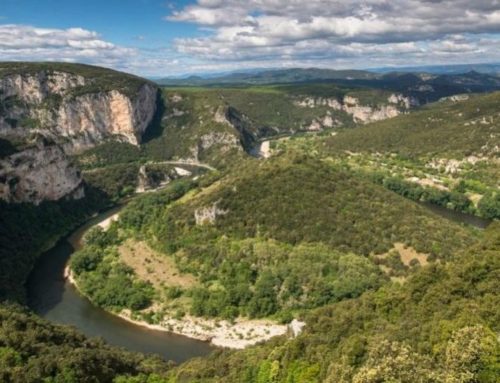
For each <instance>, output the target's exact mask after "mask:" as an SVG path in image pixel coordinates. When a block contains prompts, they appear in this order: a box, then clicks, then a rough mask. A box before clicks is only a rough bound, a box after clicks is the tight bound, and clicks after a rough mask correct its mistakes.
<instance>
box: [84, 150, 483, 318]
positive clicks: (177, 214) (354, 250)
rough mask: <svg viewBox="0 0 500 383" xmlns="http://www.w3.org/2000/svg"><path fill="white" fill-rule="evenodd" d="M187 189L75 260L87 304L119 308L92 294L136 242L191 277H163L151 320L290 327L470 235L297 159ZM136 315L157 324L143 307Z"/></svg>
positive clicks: (139, 203) (447, 252)
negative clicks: (241, 320)
mask: <svg viewBox="0 0 500 383" xmlns="http://www.w3.org/2000/svg"><path fill="white" fill-rule="evenodd" d="M185 187H186V185H182V184H177V185H174V186H173V188H172V189H169V190H166V191H165V192H162V193H160V194H159V195H157V196H145V197H142V198H139V199H137V200H136V201H133V202H132V203H130V205H129V206H127V208H126V209H124V210H123V212H122V213H121V215H120V221H119V223H118V225H117V227H115V228H114V229H113V230H110V231H109V232H107V233H105V234H103V235H104V238H103V239H102V240H100V241H98V242H96V243H90V244H89V246H90V247H88V248H87V249H84V251H83V252H80V253H79V254H78V255H77V256H76V257H75V260H78V265H77V266H78V270H76V271H77V274H78V278H79V284H80V286H82V287H83V289H84V292H85V293H86V294H88V295H89V296H90V297H91V299H92V298H94V299H93V300H94V301H95V302H96V303H98V304H100V305H102V306H104V307H108V308H111V309H116V307H115V308H113V304H112V302H113V301H114V300H113V299H112V297H108V298H109V299H108V298H106V300H104V301H103V300H101V299H98V295H99V294H100V293H99V289H97V290H96V288H95V287H96V286H97V285H98V283H97V281H98V280H102V281H106V282H105V284H106V283H107V281H111V279H110V278H111V276H112V275H115V274H116V273H118V271H119V270H118V271H117V270H115V271H116V273H115V272H114V271H113V270H114V269H113V267H111V268H110V267H109V265H113V264H114V265H117V264H118V263H117V260H118V259H119V258H120V256H119V253H120V248H121V246H122V244H123V243H124V242H125V241H127V240H128V239H130V238H135V239H136V240H138V241H142V240H147V241H148V242H149V244H150V245H151V246H152V247H154V248H155V249H157V250H158V251H160V252H162V253H164V256H165V257H168V258H169V259H173V260H174V261H175V265H176V267H177V268H178V269H179V270H180V272H182V273H185V274H189V275H192V276H193V277H194V278H195V279H196V281H197V283H196V284H194V285H192V286H188V287H187V288H186V286H180V285H179V286H177V285H171V284H170V285H169V284H168V283H167V282H168V281H165V283H166V284H167V289H166V291H163V290H161V289H160V290H158V289H157V291H156V298H155V299H153V301H155V302H156V303H157V304H156V305H153V306H154V307H156V308H158V307H162V310H163V311H162V310H160V311H158V312H156V314H155V315H153V317H156V318H161V316H162V315H163V314H164V313H165V311H167V312H170V313H171V312H172V310H174V311H175V310H177V312H182V314H181V315H184V314H185V313H191V314H193V315H195V316H205V317H226V318H234V317H237V316H243V317H248V316H249V317H269V316H274V317H276V318H277V319H280V320H284V321H289V320H290V319H291V318H292V317H293V315H294V313H297V312H300V311H301V310H305V309H310V308H313V307H319V306H322V305H324V304H327V303H331V302H336V301H340V300H343V299H348V298H352V297H356V296H359V295H360V294H362V293H363V292H364V291H367V290H376V289H377V288H379V287H380V286H382V285H383V284H384V283H387V281H388V280H389V276H392V277H396V276H399V277H402V278H403V279H404V277H405V276H407V275H409V274H411V273H413V272H415V270H417V269H418V267H420V266H422V265H425V264H426V263H427V262H433V261H436V259H440V260H441V261H444V260H449V259H451V258H453V255H454V253H455V252H456V251H458V250H459V249H460V248H463V247H464V246H467V245H470V244H471V243H473V242H474V241H475V237H476V235H477V234H476V233H475V232H474V231H472V230H469V229H466V228H464V227H461V226H459V225H456V224H453V223H450V222H447V221H444V220H443V219H440V218H439V217H437V216H434V215H433V214H431V213H429V212H428V211H426V210H425V209H424V208H422V207H420V206H419V205H417V204H415V203H413V202H409V201H407V200H405V199H404V198H402V197H400V196H398V195H396V194H394V193H392V192H389V191H387V190H385V189H384V188H383V187H381V186H378V185H375V184H373V183H371V182H370V181H369V180H368V179H363V178H362V177H360V176H356V175H353V174H349V173H348V172H346V171H345V170H343V169H342V168H340V167H338V166H332V165H331V164H328V163H323V162H321V161H319V162H317V161H315V160H314V159H311V158H308V157H307V156H302V155H297V156H282V157H278V158H275V159H273V160H270V161H268V162H260V161H257V160H248V161H245V162H242V163H241V164H239V166H237V167H236V168H235V169H233V171H232V172H230V173H229V174H228V175H226V176H225V177H223V178H221V179H220V180H218V181H216V182H214V183H212V184H211V185H210V186H208V187H205V188H197V189H193V190H192V191H191V192H189V193H187V194H186V195H185V196H184V197H182V198H180V199H179V200H178V201H175V202H174V201H173V199H172V195H177V196H178V195H179V191H183V190H185ZM191 187H193V185H191ZM181 195H182V194H181ZM177 198H178V197H177ZM103 244H104V245H103ZM398 244H400V245H401V246H403V247H405V248H407V249H408V251H409V252H411V253H412V254H414V255H413V256H411V257H410V258H413V257H415V256H416V257H419V256H420V257H421V259H422V261H417V260H414V261H413V262H410V260H411V259H406V264H405V263H404V259H403V258H402V257H404V255H402V254H400V253H399V252H398V251H397V250H394V249H395V248H397V247H398V246H400V245H398ZM400 249H402V248H400ZM402 252H403V253H405V251H404V250H402ZM107 254H110V255H109V256H108V255H107ZM384 254H389V255H390V257H389V258H387V259H385V258H386V256H385V255H384ZM415 254H416V255H415ZM379 264H384V265H385V266H381V267H379V266H378V265H379ZM80 265H90V266H88V267H87V266H84V267H80ZM305 265H307V267H305ZM132 274H133V273H132ZM106 276H108V277H106ZM146 279H147V278H146ZM143 281H145V282H146V281H147V280H143ZM85 286H88V289H86V288H85ZM102 289H107V287H103V288H102ZM102 289H101V290H102ZM110 289H111V290H112V288H111V287H110ZM172 289H177V290H176V293H175V294H174V293H171V291H172ZM115 290H116V289H115ZM139 290H141V289H138V290H137V291H138V292H140V291H139ZM141 291H142V292H144V291H143V290H141ZM99 296H100V295H99ZM151 303H152V302H151V299H149V303H148V304H146V305H142V306H141V307H140V308H139V311H140V310H141V309H143V308H144V307H145V306H149V305H151ZM123 307H127V308H130V309H134V307H132V306H131V305H127V304H125V305H120V307H119V308H120V309H121V308H123ZM135 309H136V310H137V308H135ZM137 314H138V315H141V313H139V312H137ZM143 314H146V316H148V317H149V318H150V319H151V317H152V316H151V310H149V309H148V310H147V311H146V312H144V313H143Z"/></svg>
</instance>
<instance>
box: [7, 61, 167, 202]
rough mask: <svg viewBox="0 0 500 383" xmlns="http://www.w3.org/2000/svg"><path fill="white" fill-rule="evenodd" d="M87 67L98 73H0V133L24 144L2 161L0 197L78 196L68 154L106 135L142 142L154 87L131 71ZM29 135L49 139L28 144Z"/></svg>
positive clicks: (78, 181)
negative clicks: (96, 75) (118, 71)
mask: <svg viewBox="0 0 500 383" xmlns="http://www.w3.org/2000/svg"><path fill="white" fill-rule="evenodd" d="M93 71H94V72H93V73H97V74H98V76H100V77H96V78H94V77H85V76H84V75H80V74H76V73H80V72H78V71H76V70H75V73H69V72H64V71H58V70H48V69H44V70H38V71H33V70H27V71H21V73H9V74H8V75H5V76H3V77H1V78H0V138H6V139H9V140H12V139H13V138H14V140H15V141H16V142H22V143H23V146H24V147H26V146H28V147H29V149H25V150H23V151H21V152H20V153H16V154H14V155H11V156H9V157H6V158H3V159H1V160H0V164H1V167H0V174H1V178H0V198H2V199H4V200H6V201H9V202H33V203H40V202H41V201H43V200H58V199H60V198H62V197H64V196H71V197H75V198H79V197H81V196H83V188H82V187H81V182H82V181H81V177H80V174H79V172H78V171H77V169H75V168H74V167H73V166H72V165H71V164H70V163H69V161H68V159H67V157H66V154H73V153H77V152H79V151H82V150H84V149H88V148H91V147H93V146H95V145H97V144H99V143H101V142H103V141H104V140H107V139H116V140H119V141H124V142H129V143H131V144H133V145H138V144H139V143H140V142H141V138H142V136H143V134H144V132H145V131H146V128H147V127H148V125H149V124H150V123H151V121H152V120H153V118H154V115H155V112H156V106H157V97H158V89H157V87H156V86H155V85H153V84H152V83H149V82H148V81H146V80H141V79H138V78H136V77H133V76H128V75H125V74H123V75H122V74H120V73H117V72H112V71H107V70H105V69H102V70H100V69H99V68H95V69H93ZM86 75H88V72H87V74H86ZM109 76H114V77H113V79H112V80H110V77H109ZM116 81H118V82H120V84H119V86H118V85H117V86H116V89H115V83H116ZM33 137H38V139H37V140H38V142H50V144H48V145H45V144H40V143H38V144H35V145H33V144H31V143H30V141H31V140H32V138H33ZM40 137H42V139H41V140H40V139H39V138H40ZM26 144H27V145H26Z"/></svg>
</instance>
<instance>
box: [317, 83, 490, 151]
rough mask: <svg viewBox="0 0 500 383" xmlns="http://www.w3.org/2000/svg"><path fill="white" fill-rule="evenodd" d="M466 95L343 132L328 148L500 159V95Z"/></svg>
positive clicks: (330, 141)
mask: <svg viewBox="0 0 500 383" xmlns="http://www.w3.org/2000/svg"><path fill="white" fill-rule="evenodd" d="M457 97H459V96H457ZM463 97H464V99H460V97H459V98H457V99H456V101H453V100H447V101H442V102H438V103H434V104H429V105H427V106H426V107H423V108H421V109H420V110H418V111H414V112H413V113H411V114H409V115H404V116H399V117H396V118H394V119H390V120H385V121H380V122H377V123H374V124H371V125H370V126H366V127H362V128H360V129H356V130H351V131H348V132H343V133H342V134H339V135H337V136H335V137H332V138H329V139H328V140H327V141H326V146H327V148H328V149H330V150H332V151H338V150H350V151H379V152H395V153H400V154H403V155H407V156H423V155H425V156H436V155H438V156H441V157H447V158H458V159H461V158H463V157H466V156H469V155H476V156H481V155H484V156H496V157H498V155H499V149H498V142H499V140H500V116H499V114H498V105H500V93H499V92H496V93H491V94H488V95H481V96H478V95H475V96H472V95H471V96H463Z"/></svg>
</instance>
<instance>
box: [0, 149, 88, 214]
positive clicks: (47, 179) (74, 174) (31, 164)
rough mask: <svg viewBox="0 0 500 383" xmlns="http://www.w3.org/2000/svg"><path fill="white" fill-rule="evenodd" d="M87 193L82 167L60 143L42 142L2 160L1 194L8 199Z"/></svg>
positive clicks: (36, 200) (37, 199)
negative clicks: (69, 158) (47, 143)
mask: <svg viewBox="0 0 500 383" xmlns="http://www.w3.org/2000/svg"><path fill="white" fill-rule="evenodd" d="M65 196H69V197H71V198H74V199H79V198H82V197H84V190H83V181H82V178H81V175H80V171H79V170H78V169H76V168H75V167H74V166H73V165H72V164H71V163H70V161H69V160H68V158H67V156H66V154H65V153H64V151H63V150H62V149H61V148H60V147H59V146H57V145H46V144H43V143H39V144H38V145H37V146H35V147H33V148H29V149H26V150H24V151H21V152H19V153H15V154H12V155H10V156H8V157H6V158H3V159H1V160H0V198H1V199H3V200H5V201H7V202H31V203H34V204H36V205H38V204H39V203H40V202H42V201H44V200H48V201H57V200H59V199H61V198H63V197H65Z"/></svg>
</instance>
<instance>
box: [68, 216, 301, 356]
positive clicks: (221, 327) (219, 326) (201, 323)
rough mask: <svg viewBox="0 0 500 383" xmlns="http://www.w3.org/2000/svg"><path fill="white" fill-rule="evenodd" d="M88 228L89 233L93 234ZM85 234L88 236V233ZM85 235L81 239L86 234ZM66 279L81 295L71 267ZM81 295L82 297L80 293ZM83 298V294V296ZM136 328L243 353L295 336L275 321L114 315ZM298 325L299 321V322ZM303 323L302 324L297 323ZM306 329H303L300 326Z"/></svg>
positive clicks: (104, 222) (103, 222)
mask: <svg viewBox="0 0 500 383" xmlns="http://www.w3.org/2000/svg"><path fill="white" fill-rule="evenodd" d="M118 218H119V213H115V214H113V215H111V216H109V217H107V218H105V219H103V220H101V221H99V222H96V223H95V225H94V226H92V227H96V226H99V227H101V228H102V229H103V230H107V229H108V228H109V226H110V225H111V224H112V223H113V222H114V221H116V220H117V219H118ZM92 227H90V228H88V229H87V230H86V231H88V230H90V229H91V228H92ZM86 231H85V232H86ZM85 232H84V233H81V236H82V237H83V235H84V234H85ZM64 278H65V279H66V280H67V281H68V282H69V283H71V284H72V285H73V286H74V287H75V289H76V290H77V291H79V292H80V290H79V288H78V284H77V281H76V280H75V278H74V276H73V274H72V272H71V269H70V266H69V264H67V265H66V267H65V269H64ZM80 294H82V293H81V292H80ZM82 295H83V294H82ZM110 313H111V314H113V315H116V316H118V317H120V318H122V319H124V320H126V321H128V322H130V323H133V324H134V325H137V326H141V327H144V328H147V329H150V330H156V331H164V332H169V333H173V334H177V335H182V336H186V337H189V338H192V339H197V340H201V341H205V342H209V343H210V344H212V345H214V346H217V347H224V348H231V349H243V348H245V347H248V346H251V345H254V344H256V343H260V342H264V341H267V340H269V339H271V338H273V337H275V336H280V335H285V334H288V333H290V334H295V335H296V331H295V329H294V328H293V326H289V325H282V324H278V323H276V322H273V321H271V320H265V319H247V318H238V319H236V320H234V321H228V320H217V319H206V318H200V317H193V316H189V315H185V316H183V317H182V318H176V317H174V316H173V315H168V314H166V315H165V316H164V317H163V319H162V320H161V321H160V323H158V324H151V323H148V322H147V321H146V320H143V319H142V318H140V317H139V316H140V314H139V316H138V315H133V314H132V313H131V312H130V311H128V310H123V311H122V312H120V313H114V312H110ZM296 322H297V321H296ZM297 323H299V324H300V323H301V322H297ZM300 328H302V325H300Z"/></svg>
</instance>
